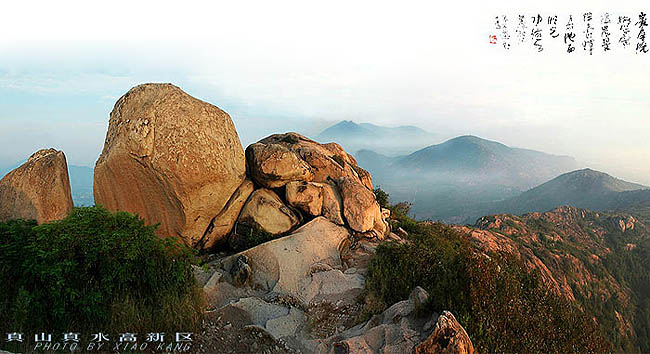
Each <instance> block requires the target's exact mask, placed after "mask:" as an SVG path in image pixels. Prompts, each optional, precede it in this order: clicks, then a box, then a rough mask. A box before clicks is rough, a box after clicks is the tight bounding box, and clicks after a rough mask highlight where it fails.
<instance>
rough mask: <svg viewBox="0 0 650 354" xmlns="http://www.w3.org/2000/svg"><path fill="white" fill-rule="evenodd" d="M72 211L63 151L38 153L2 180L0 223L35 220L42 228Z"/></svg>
mask: <svg viewBox="0 0 650 354" xmlns="http://www.w3.org/2000/svg"><path fill="white" fill-rule="evenodd" d="M72 207H73V203H72V195H71V194H70V179H69V177H68V165H67V163H66V159H65V154H63V152H62V151H57V150H55V149H43V150H39V151H37V152H35V153H34V154H33V155H32V156H31V157H30V158H29V159H28V160H27V162H25V163H24V164H23V165H21V166H20V167H18V168H16V169H15V170H13V171H11V172H9V173H8V174H7V175H6V176H5V177H4V178H2V180H0V221H6V220H11V219H33V220H36V221H37V222H38V223H39V224H40V223H44V222H49V221H52V220H58V219H63V218H65V217H66V216H67V215H68V214H69V213H70V212H71V211H72Z"/></svg>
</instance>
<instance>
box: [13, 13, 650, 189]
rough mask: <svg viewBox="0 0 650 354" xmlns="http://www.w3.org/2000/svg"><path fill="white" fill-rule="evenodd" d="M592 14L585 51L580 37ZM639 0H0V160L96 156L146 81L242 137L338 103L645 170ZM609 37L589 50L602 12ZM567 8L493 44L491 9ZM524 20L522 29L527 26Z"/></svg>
mask: <svg viewBox="0 0 650 354" xmlns="http://www.w3.org/2000/svg"><path fill="white" fill-rule="evenodd" d="M587 11H591V12H592V13H593V14H594V20H593V24H594V27H595V30H594V40H595V41H594V44H595V48H594V55H593V56H588V55H586V54H585V52H584V51H583V49H582V46H581V44H580V42H581V41H582V40H583V39H584V36H583V34H582V31H583V27H582V26H583V22H582V14H583V13H584V12H587ZM640 11H645V12H646V13H648V12H650V4H648V3H647V1H635V2H632V1H629V2H625V3H613V2H611V1H575V2H571V3H568V2H566V1H534V2H533V1H530V2H522V1H475V2H444V3H439V2H433V1H427V2H404V1H392V2H379V1H328V2H311V1H292V2H285V1H273V2H234V1H228V2H210V3H209V4H208V3H207V2H195V1H182V2H181V1H176V2H164V1H155V2H153V1H138V2H134V1H110V2H102V3H99V2H92V1H72V2H65V1H59V2H42V3H39V2H29V3H25V2H10V3H7V4H3V9H2V12H3V15H4V16H3V19H2V21H0V33H2V35H1V36H0V166H1V165H3V164H4V165H7V164H12V163H14V162H17V161H20V160H22V159H25V158H26V157H27V156H29V155H30V154H31V153H32V152H33V151H35V150H37V149H39V148H42V147H50V146H52V147H55V148H58V149H62V150H64V151H65V153H66V155H67V157H68V162H69V163H71V164H78V165H87V166H93V165H94V162H95V160H96V159H97V157H98V155H99V153H100V151H101V148H102V146H103V142H104V137H105V134H106V128H107V124H108V116H109V113H110V111H111V109H112V107H113V105H114V103H115V101H116V100H117V98H119V97H120V96H121V95H122V94H124V93H125V92H126V91H128V89H129V88H131V87H132V86H134V85H137V84H139V83H144V82H172V83H174V84H176V85H178V86H180V87H181V88H182V89H184V90H185V91H186V92H188V93H190V94H191V95H193V96H195V97H198V98H200V99H203V100H206V101H208V102H210V103H212V104H215V105H217V106H219V107H220V108H222V109H224V110H225V111H227V112H228V113H229V114H230V115H231V116H232V117H233V120H234V122H235V124H236V126H237V129H238V132H239V135H240V137H241V138H242V140H243V142H244V143H245V144H248V143H250V142H253V141H255V140H257V139H259V138H262V137H264V136H266V135H268V134H270V133H272V132H279V131H288V130H296V131H301V132H303V133H306V134H313V135H315V134H316V133H317V132H318V131H319V130H321V129H322V128H324V127H326V126H327V125H328V124H333V123H335V122H337V121H340V120H343V119H349V120H354V121H356V122H371V123H375V124H381V125H389V126H394V125H403V124H409V125H416V126H418V127H421V128H423V129H426V130H429V131H431V132H435V133H439V134H440V135H441V136H443V137H447V138H448V137H453V136H456V135H462V134H473V135H478V136H481V137H484V138H487V139H491V140H496V141H499V142H502V143H504V144H507V145H510V146H516V147H523V148H530V149H536V150H541V151H544V152H548V153H553V154H561V155H570V156H574V157H575V158H576V159H578V160H579V161H580V162H581V163H582V164H584V165H585V166H589V167H592V168H595V169H598V170H601V171H604V172H608V173H610V174H613V175H615V176H617V177H620V178H624V179H627V180H630V181H634V182H640V183H644V184H647V185H650V163H649V162H650V138H649V136H650V85H648V79H649V78H650V53H648V54H645V55H637V54H634V48H628V49H627V50H625V49H623V48H622V47H621V46H620V45H619V44H618V37H619V35H620V34H619V32H618V28H617V24H616V20H617V17H618V16H619V15H628V16H631V17H632V27H631V35H632V44H633V45H632V47H634V45H635V43H636V41H637V39H636V35H637V34H638V28H636V27H634V23H635V22H636V21H637V20H638V18H637V17H638V14H639V12H640ZM605 12H609V13H610V14H611V18H612V22H613V23H612V24H611V25H610V26H611V27H612V37H611V38H612V42H613V43H612V50H611V51H610V52H608V53H603V52H602V49H601V48H600V44H601V33H600V16H601V15H602V14H603V13H605ZM537 13H540V14H541V15H542V16H544V17H545V18H546V16H549V15H558V31H559V32H560V33H561V34H563V33H564V32H565V31H564V27H565V25H566V22H567V19H568V16H569V15H573V18H574V22H575V26H576V28H575V32H576V42H577V43H576V47H577V50H576V52H575V53H572V54H571V55H569V54H567V53H566V52H565V50H564V47H563V43H562V42H561V41H560V40H561V38H560V39H559V40H552V39H551V38H549V36H548V25H547V24H546V23H543V25H542V27H541V29H542V31H543V34H542V35H543V37H542V45H544V46H545V50H544V51H543V52H541V53H536V52H535V51H534V50H533V46H532V43H531V38H527V42H525V43H524V44H523V45H521V46H514V47H513V48H512V49H511V50H510V51H506V50H504V49H503V48H502V47H501V46H500V43H498V44H496V45H493V44H490V43H489V35H491V34H499V33H498V31H496V30H495V26H494V16H495V15H504V14H505V15H507V16H508V18H509V20H510V21H509V30H510V35H511V42H513V43H514V40H515V36H516V35H515V33H514V30H515V27H516V18H515V15H517V14H523V15H526V16H527V17H530V16H532V15H534V14H537ZM531 26H532V25H531V24H530V23H528V30H529V31H530V29H531Z"/></svg>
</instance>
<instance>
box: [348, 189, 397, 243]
mask: <svg viewBox="0 0 650 354" xmlns="http://www.w3.org/2000/svg"><path fill="white" fill-rule="evenodd" d="M336 184H337V186H338V188H339V190H340V191H341V197H342V198H343V214H344V216H345V220H347V222H348V225H350V227H351V228H352V229H353V230H355V231H358V232H362V233H363V232H368V231H371V230H374V231H376V235H375V236H377V237H379V238H383V237H384V236H385V234H386V231H387V229H388V226H387V225H386V222H385V221H384V220H383V218H382V213H381V208H380V207H379V204H378V203H377V201H376V200H375V195H374V194H373V192H372V191H371V190H369V189H367V188H365V187H364V186H363V185H362V184H361V183H360V182H359V181H357V180H355V179H352V178H339V179H337V180H336Z"/></svg>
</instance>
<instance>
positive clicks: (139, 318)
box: [0, 206, 203, 333]
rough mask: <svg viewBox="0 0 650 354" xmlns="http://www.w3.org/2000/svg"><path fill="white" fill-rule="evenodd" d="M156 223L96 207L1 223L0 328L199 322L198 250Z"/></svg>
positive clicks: (109, 329)
mask: <svg viewBox="0 0 650 354" xmlns="http://www.w3.org/2000/svg"><path fill="white" fill-rule="evenodd" d="M154 229H155V227H154V226H147V225H145V223H144V221H143V220H142V219H139V218H138V217H137V216H134V215H132V214H128V213H125V212H118V213H111V212H108V211H107V210H105V209H104V208H102V207H99V206H95V207H84V208H75V209H74V210H73V212H72V214H70V215H69V216H68V217H67V218H65V219H64V220H60V221H55V222H52V223H48V224H42V225H36V222H34V221H25V220H13V221H9V222H5V223H0V254H2V257H0V283H1V284H4V286H3V287H2V291H0V332H1V333H7V332H25V333H29V331H38V332H39V333H40V332H42V331H53V332H56V331H59V332H62V331H80V330H83V331H84V332H86V333H91V332H89V331H93V330H96V331H102V332H103V333H118V332H122V331H129V332H136V333H138V332H139V333H144V332H146V331H156V332H165V331H167V332H173V331H182V332H189V331H192V330H195V329H197V328H198V326H199V325H200V320H201V313H202V310H201V309H202V302H203V298H202V294H201V292H200V288H198V287H197V286H196V283H195V279H194V276H193V274H192V269H191V265H192V264H193V263H194V262H195V255H194V254H193V252H192V251H190V250H189V249H188V248H187V247H185V246H183V245H181V244H178V243H176V241H175V240H174V239H173V238H167V239H160V238H159V237H157V236H156V235H155V234H154ZM8 285H10V286H8Z"/></svg>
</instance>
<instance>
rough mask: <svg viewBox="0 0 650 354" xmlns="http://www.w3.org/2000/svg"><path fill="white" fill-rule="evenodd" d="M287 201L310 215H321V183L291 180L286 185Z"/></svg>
mask: <svg viewBox="0 0 650 354" xmlns="http://www.w3.org/2000/svg"><path fill="white" fill-rule="evenodd" d="M286 199H287V202H288V203H289V204H290V205H291V206H293V207H296V208H298V209H300V210H302V211H304V212H305V213H307V214H309V215H311V216H318V215H321V211H322V210H323V184H321V183H315V182H305V181H292V182H289V183H287V186H286Z"/></svg>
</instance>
